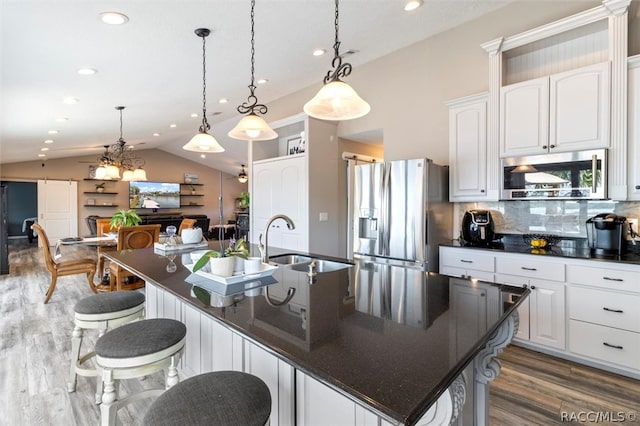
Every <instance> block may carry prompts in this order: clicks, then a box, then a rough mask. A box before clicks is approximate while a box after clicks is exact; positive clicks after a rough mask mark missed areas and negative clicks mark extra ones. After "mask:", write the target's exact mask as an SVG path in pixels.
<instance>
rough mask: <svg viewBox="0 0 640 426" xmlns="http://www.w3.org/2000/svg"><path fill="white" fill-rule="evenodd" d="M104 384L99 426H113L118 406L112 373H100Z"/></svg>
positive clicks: (107, 371) (109, 371)
mask: <svg viewBox="0 0 640 426" xmlns="http://www.w3.org/2000/svg"><path fill="white" fill-rule="evenodd" d="M102 381H103V382H104V393H103V394H102V404H100V424H101V425H102V426H115V424H116V415H117V412H118V406H117V404H116V403H115V402H116V389H115V383H114V380H113V371H112V370H104V371H103V372H102Z"/></svg>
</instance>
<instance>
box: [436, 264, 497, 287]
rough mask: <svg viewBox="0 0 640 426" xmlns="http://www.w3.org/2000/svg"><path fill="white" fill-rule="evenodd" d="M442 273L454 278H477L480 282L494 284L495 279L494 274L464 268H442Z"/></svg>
mask: <svg viewBox="0 0 640 426" xmlns="http://www.w3.org/2000/svg"><path fill="white" fill-rule="evenodd" d="M440 273H441V274H442V275H450V276H452V277H461V278H475V279H477V280H480V281H487V282H490V283H492V282H494V277H493V273H492V272H485V271H473V270H470V269H464V268H453V267H451V266H442V268H440Z"/></svg>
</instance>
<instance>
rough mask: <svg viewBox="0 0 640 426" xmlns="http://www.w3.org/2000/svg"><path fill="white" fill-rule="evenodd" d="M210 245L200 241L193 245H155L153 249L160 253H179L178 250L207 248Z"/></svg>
mask: <svg viewBox="0 0 640 426" xmlns="http://www.w3.org/2000/svg"><path fill="white" fill-rule="evenodd" d="M208 245H209V242H208V241H206V240H204V241H200V242H199V243H191V244H167V243H153V248H154V249H156V250H160V251H178V250H189V249H199V248H207V246H208Z"/></svg>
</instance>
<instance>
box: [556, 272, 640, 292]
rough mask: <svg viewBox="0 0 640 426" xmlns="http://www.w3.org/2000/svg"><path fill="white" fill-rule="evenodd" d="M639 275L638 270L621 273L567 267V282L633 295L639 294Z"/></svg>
mask: <svg viewBox="0 0 640 426" xmlns="http://www.w3.org/2000/svg"><path fill="white" fill-rule="evenodd" d="M639 273H640V268H639V269H638V271H623V270H619V269H610V268H598V267H593V266H582V265H567V281H568V282H571V283H575V284H585V285H593V286H598V287H602V288H606V289H613V290H623V291H633V292H635V293H640V280H638V276H639V275H638V274H639Z"/></svg>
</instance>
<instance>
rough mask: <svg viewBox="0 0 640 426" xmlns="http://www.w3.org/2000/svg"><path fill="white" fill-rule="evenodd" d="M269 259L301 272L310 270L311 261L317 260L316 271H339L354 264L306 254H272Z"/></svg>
mask: <svg viewBox="0 0 640 426" xmlns="http://www.w3.org/2000/svg"><path fill="white" fill-rule="evenodd" d="M269 261H270V262H272V263H274V264H276V265H282V266H288V267H290V268H291V269H293V270H295V271H299V272H309V265H310V264H311V262H315V265H316V267H315V271H316V272H318V273H322V272H333V271H339V270H340V269H346V268H350V267H352V266H353V265H352V264H350V263H343V262H337V261H335V260H326V259H318V258H314V257H309V256H304V255H302V254H281V255H278V256H271V257H270V258H269Z"/></svg>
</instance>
